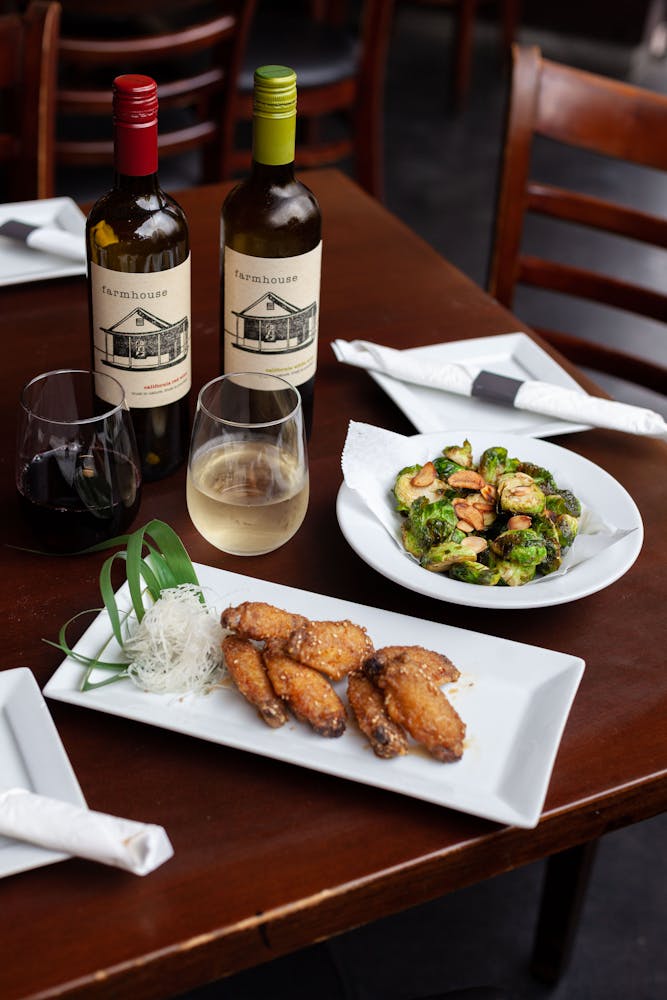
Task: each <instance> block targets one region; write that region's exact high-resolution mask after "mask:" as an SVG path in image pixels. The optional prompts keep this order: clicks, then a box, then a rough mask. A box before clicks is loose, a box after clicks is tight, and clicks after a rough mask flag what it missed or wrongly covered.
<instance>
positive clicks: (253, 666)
mask: <svg viewBox="0 0 667 1000" xmlns="http://www.w3.org/2000/svg"><path fill="white" fill-rule="evenodd" d="M222 653H223V656H224V658H225V663H226V664H227V669H228V670H229V673H230V675H231V677H232V680H233V681H234V683H235V684H236V686H237V688H238V689H239V691H240V692H241V694H242V695H243V697H244V698H245V699H246V700H247V701H249V702H250V704H251V705H254V706H255V708H256V709H257V711H258V712H259V714H260V716H261V718H262V719H264V722H266V724H267V725H268V726H271V728H272V729H277V728H278V727H279V726H283V725H284V724H285V723H286V722H287V720H288V718H289V715H288V713H287V710H286V708H285V706H284V704H283V703H282V701H281V700H280V698H278V697H276V693H275V691H274V690H273V688H272V687H271V682H270V681H269V678H268V676H267V673H266V667H265V666H264V660H263V659H262V654H261V653H260V651H259V650H258V649H257V648H256V646H253V644H252V643H251V642H250V641H249V640H248V639H239V638H238V637H237V636H235V635H228V636H225V638H224V639H223V640H222Z"/></svg>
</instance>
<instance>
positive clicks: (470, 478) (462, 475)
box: [447, 469, 485, 490]
mask: <svg viewBox="0 0 667 1000" xmlns="http://www.w3.org/2000/svg"><path fill="white" fill-rule="evenodd" d="M447 482H448V483H449V485H450V486H454V487H455V488H457V489H459V488H460V489H464V490H481V489H482V487H483V486H484V483H485V480H484V479H482V477H481V476H480V474H479V472H474V471H473V470H472V469H459V470H458V471H457V472H452V474H451V476H448V477H447Z"/></svg>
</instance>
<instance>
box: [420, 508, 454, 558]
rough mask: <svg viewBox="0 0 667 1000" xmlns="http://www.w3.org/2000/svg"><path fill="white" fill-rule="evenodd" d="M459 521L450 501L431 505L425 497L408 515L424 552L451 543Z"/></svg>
mask: <svg viewBox="0 0 667 1000" xmlns="http://www.w3.org/2000/svg"><path fill="white" fill-rule="evenodd" d="M457 521H458V515H457V513H456V511H455V510H454V508H453V507H452V505H451V503H450V502H449V500H436V501H434V502H433V503H429V502H428V500H426V498H425V497H420V498H419V499H418V500H415V502H414V503H413V504H412V506H411V507H410V513H409V514H408V522H409V524H410V531H411V532H412V533H413V535H414V537H415V538H416V539H417V542H418V545H419V548H420V549H421V551H422V552H424V551H426V549H430V548H432V547H433V546H434V545H439V544H440V543H441V542H446V541H449V540H450V538H451V535H452V532H453V531H454V530H455V529H456V523H457Z"/></svg>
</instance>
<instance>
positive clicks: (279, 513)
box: [187, 372, 309, 556]
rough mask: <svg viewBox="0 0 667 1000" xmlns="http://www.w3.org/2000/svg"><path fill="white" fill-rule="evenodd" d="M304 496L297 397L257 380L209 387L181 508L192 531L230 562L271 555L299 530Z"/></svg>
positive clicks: (221, 381) (202, 398) (200, 402)
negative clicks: (228, 556) (235, 557)
mask: <svg viewBox="0 0 667 1000" xmlns="http://www.w3.org/2000/svg"><path fill="white" fill-rule="evenodd" d="M308 492H309V483H308V453H307V447H306V438H305V432H304V423H303V411H302V407H301V397H300V395H299V392H298V390H297V389H295V388H294V386H292V385H290V383H289V382H286V381H285V380H284V379H282V378H278V376H276V375H265V374H261V373H255V372H235V373H234V374H229V375H222V376H220V378H216V379H213V381H211V382H209V383H207V385H205V386H204V388H203V389H202V390H201V392H200V393H199V397H198V399H197V411H196V413H195V419H194V425H193V428H192V441H191V444H190V457H189V461H188V476H187V504H188V511H189V513H190V517H191V518H192V521H193V524H194V526H195V528H196V529H197V531H198V532H199V533H200V534H201V535H203V536H204V538H205V539H206V540H207V541H208V542H210V543H211V545H214V546H215V547H216V548H217V549H220V550H221V551H223V552H227V553H230V554H232V555H239V556H250V555H261V554H263V553H265V552H272V551H273V550H274V549H277V548H278V547H279V546H280V545H283V544H284V543H285V542H286V541H288V539H290V538H291V537H292V535H294V533H295V532H296V531H297V530H298V528H299V527H300V526H301V523H302V522H303V519H304V517H305V516H306V508H307V506H308Z"/></svg>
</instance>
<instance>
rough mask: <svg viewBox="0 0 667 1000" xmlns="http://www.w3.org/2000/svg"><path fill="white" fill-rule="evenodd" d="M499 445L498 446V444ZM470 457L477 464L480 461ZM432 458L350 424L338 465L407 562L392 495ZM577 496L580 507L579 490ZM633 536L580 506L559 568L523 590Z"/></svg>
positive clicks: (414, 446) (389, 434)
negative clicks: (400, 480)
mask: <svg viewBox="0 0 667 1000" xmlns="http://www.w3.org/2000/svg"><path fill="white" fill-rule="evenodd" d="M443 433H446V432H443ZM456 443H457V442H455V441H447V440H445V438H444V437H443V442H442V444H443V447H444V446H446V445H447V444H456ZM459 443H460V442H459ZM498 443H499V444H502V441H499V442H498ZM475 457H476V458H479V455H476V456H475ZM519 457H521V456H519ZM432 458H433V445H432V444H431V445H428V444H426V443H422V444H421V445H420V444H419V443H415V439H414V438H412V437H404V436H403V435H402V434H395V433H394V432H393V431H387V430H384V428H382V427H373V426H372V425H371V424H362V423H358V422H356V421H354V420H351V421H350V424H349V427H348V432H347V438H346V440H345V445H344V447H343V455H342V460H341V465H342V469H343V476H344V478H345V482H346V484H347V485H348V486H349V487H350V489H352V490H354V491H355V492H356V493H358V494H359V496H360V497H361V499H362V500H363V501H364V503H365V504H366V506H367V507H368V509H369V510H370V511H371V512H372V513H373V514H374V515H375V517H377V519H378V521H380V523H381V524H382V525H383V526H384V527H385V528H386V530H387V531H388V533H389V535H390V536H391V538H393V540H394V542H395V543H396V545H397V546H398V547H399V549H400V550H401V551H402V552H403V553H404V554H405V558H406V559H413V558H414V557H413V556H411V555H410V554H409V553H408V552H407V551H406V550H405V548H404V546H403V542H402V540H401V522H402V520H403V519H402V517H401V515H400V514H399V513H397V511H396V510H395V507H394V505H393V504H392V498H391V491H392V488H393V485H394V482H395V480H396V475H397V473H398V472H399V470H400V469H402V468H405V467H407V466H409V465H424V464H425V463H426V462H427V461H429V460H431V459H432ZM559 485H560V484H559ZM563 485H568V484H563ZM576 493H577V497H578V498H579V500H580V501H582V497H581V495H580V493H579V491H578V490H577V491H576ZM634 530H636V529H630V530H628V529H625V528H617V527H616V526H615V525H612V524H607V523H606V522H605V521H603V520H602V519H601V518H600V517H599V516H598V515H597V514H596V513H595V511H593V510H592V509H591V508H590V507H589V508H587V507H586V505H585V503H584V502H583V501H582V516H581V520H580V522H579V532H578V534H577V537H576V538H575V540H574V543H573V545H572V547H571V548H570V549H568V551H567V552H566V553H565V554H564V556H563V561H562V563H561V566H560V568H559V569H557V570H555V571H554V572H553V573H550V574H549V575H548V576H541V577H536V578H535V579H534V580H531V581H530V582H529V583H527V584H525V585H524V586H527V587H533V586H539V585H540V584H541V583H544V582H545V581H547V580H552V579H553V578H554V577H556V576H563V575H564V574H565V573H569V572H570V571H571V570H572V569H574V567H575V566H579V565H580V564H581V563H583V562H587V561H588V560H589V559H592V558H593V557H594V556H596V555H597V554H598V553H599V552H602V551H604V550H606V549H608V548H609V546H610V545H613V544H614V543H615V542H618V541H620V540H621V538H625V537H626V536H627V535H629V534H630V533H631V531H634Z"/></svg>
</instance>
